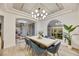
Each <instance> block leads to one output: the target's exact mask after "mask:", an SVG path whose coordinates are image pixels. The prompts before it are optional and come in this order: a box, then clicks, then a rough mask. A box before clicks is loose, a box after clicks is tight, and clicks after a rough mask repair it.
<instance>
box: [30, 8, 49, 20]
mask: <svg viewBox="0 0 79 59" xmlns="http://www.w3.org/2000/svg"><path fill="white" fill-rule="evenodd" d="M31 14H32V17H33V18H34V19H37V20H42V19H45V17H46V16H47V15H48V13H47V12H46V11H45V10H44V9H41V8H38V9H36V10H35V11H34V12H31Z"/></svg>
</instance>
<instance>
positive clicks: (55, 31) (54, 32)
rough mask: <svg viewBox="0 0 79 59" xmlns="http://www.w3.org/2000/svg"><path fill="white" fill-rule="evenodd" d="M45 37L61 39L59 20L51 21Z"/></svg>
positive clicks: (61, 27)
mask: <svg viewBox="0 0 79 59" xmlns="http://www.w3.org/2000/svg"><path fill="white" fill-rule="evenodd" d="M47 35H48V36H49V37H50V36H52V37H54V38H56V39H62V38H63V25H62V22H61V21H59V20H52V21H50V22H49V23H48V26H47Z"/></svg>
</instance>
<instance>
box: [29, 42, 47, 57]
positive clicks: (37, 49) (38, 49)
mask: <svg viewBox="0 0 79 59" xmlns="http://www.w3.org/2000/svg"><path fill="white" fill-rule="evenodd" d="M28 43H29V46H30V47H31V48H32V49H33V51H34V52H35V53H36V54H37V55H38V56H41V55H43V54H44V53H45V52H46V49H44V48H41V47H39V46H38V45H37V44H35V43H34V42H33V41H32V40H29V41H28Z"/></svg>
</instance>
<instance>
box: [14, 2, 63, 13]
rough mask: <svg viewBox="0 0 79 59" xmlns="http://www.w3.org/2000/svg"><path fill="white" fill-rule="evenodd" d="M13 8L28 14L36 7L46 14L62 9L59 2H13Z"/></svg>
mask: <svg viewBox="0 0 79 59" xmlns="http://www.w3.org/2000/svg"><path fill="white" fill-rule="evenodd" d="M13 8H15V9H17V10H20V11H24V12H26V13H29V14H31V12H32V11H34V10H36V9H38V8H41V9H44V10H45V11H46V12H47V13H48V14H51V13H54V12H57V11H59V10H62V9H64V7H63V5H62V4H60V3H14V4H13Z"/></svg>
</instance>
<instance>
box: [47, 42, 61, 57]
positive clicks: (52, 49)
mask: <svg viewBox="0 0 79 59" xmlns="http://www.w3.org/2000/svg"><path fill="white" fill-rule="evenodd" d="M60 44H61V42H58V43H57V44H55V45H52V46H50V47H48V48H47V51H49V52H51V53H52V54H53V55H54V56H55V54H56V53H57V55H58V56H59V53H58V50H59V47H60Z"/></svg>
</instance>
